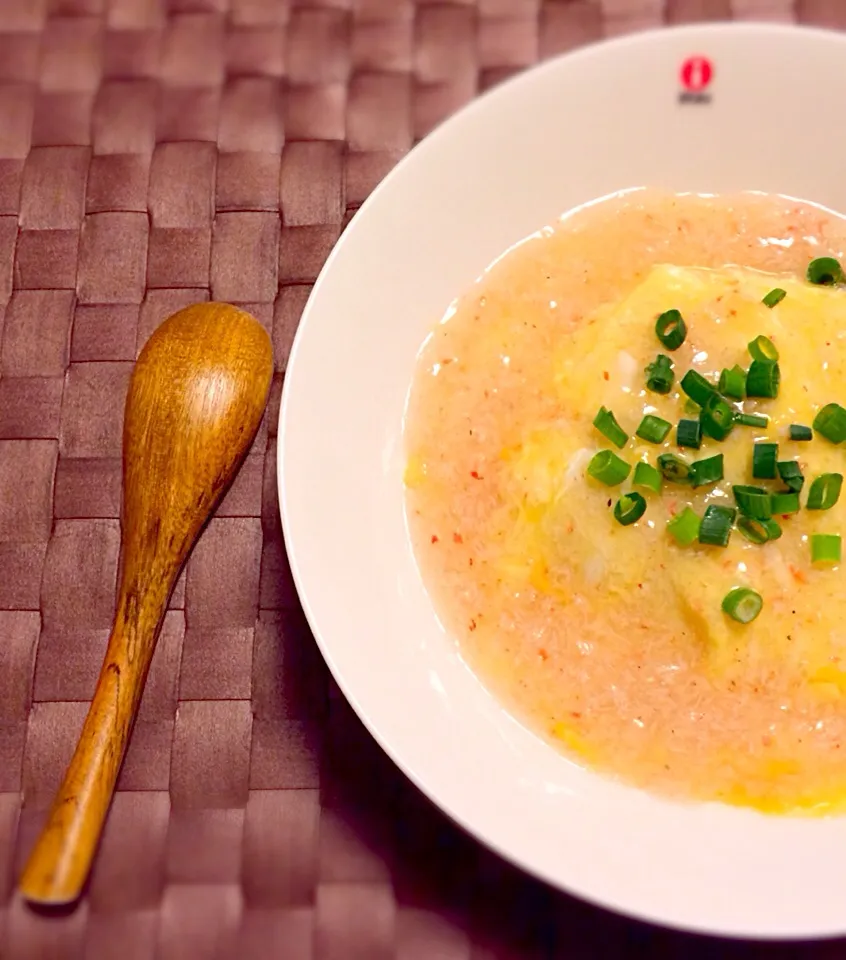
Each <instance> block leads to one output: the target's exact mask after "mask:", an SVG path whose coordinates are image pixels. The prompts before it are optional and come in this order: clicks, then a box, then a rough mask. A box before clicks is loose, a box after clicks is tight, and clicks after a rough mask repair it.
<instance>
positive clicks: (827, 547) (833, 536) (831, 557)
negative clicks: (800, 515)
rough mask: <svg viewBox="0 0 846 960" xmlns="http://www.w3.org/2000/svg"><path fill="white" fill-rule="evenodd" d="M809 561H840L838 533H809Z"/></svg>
mask: <svg viewBox="0 0 846 960" xmlns="http://www.w3.org/2000/svg"><path fill="white" fill-rule="evenodd" d="M811 563H840V534H839V533H812V534H811Z"/></svg>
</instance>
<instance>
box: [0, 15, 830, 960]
mask: <svg viewBox="0 0 846 960" xmlns="http://www.w3.org/2000/svg"><path fill="white" fill-rule="evenodd" d="M728 16H735V17H738V18H755V19H773V20H785V21H789V20H792V19H798V20H801V21H807V22H812V23H819V24H827V25H831V26H837V27H846V4H844V3H843V2H841V0H796V2H795V3H794V2H793V0H668V2H666V3H665V2H663V0H466V2H465V0H450V2H433V3H426V2H422V0H421V2H419V3H417V4H414V3H412V2H411V0H301V2H300V0H293V2H290V3H289V2H286V0H0V571H2V576H0V956H2V957H4V958H14V960H36V958H39V960H40V958H74V960H75V958H93V960H109V958H112V957H114V958H119V960H151V958H154V957H155V958H158V960H183V958H185V960H188V958H190V960H212V958H228V957H238V958H243V960H249V958H268V957H274V958H282V960H494V958H496V960H518V958H519V960H530V958H531V960H534V958H553V957H554V958H561V960H577V958H578V960H581V958H614V957H640V958H653V957H654V958H656V960H673V958H686V960H687V958H692V960H698V958H701V960H706V958H717V957H719V958H733V957H738V958H740V957H744V958H747V957H758V956H767V957H783V958H785V960H786V958H788V957H789V958H793V960H796V958H799V957H806V958H809V960H810V958H812V957H813V958H817V960H824V958H829V957H831V958H834V957H841V956H843V955H844V952H846V945H843V944H834V945H828V946H821V947H818V948H815V949H808V950H807V951H805V950H800V949H799V948H785V949H783V950H780V949H778V948H768V949H766V950H763V949H761V950H758V949H756V948H753V947H739V946H732V945H728V944H722V943H714V942H710V941H708V942H706V941H701V940H699V939H697V938H694V937H685V936H681V935H676V934H670V933H664V932H661V931H656V930H653V929H651V928H648V927H646V926H642V925H639V924H634V923H630V922H627V921H624V920H621V919H618V918H616V917H613V916H611V915H608V914H606V913H604V912H602V911H599V910H596V909H593V908H591V907H588V906H584V905H582V904H579V903H577V902H575V901H573V900H571V899H569V898H567V897H564V896H560V895H557V894H554V893H552V892H551V891H549V890H548V889H546V888H545V887H543V886H542V885H540V884H538V883H536V882H534V881H533V880H531V879H529V878H527V877H525V876H523V875H522V874H521V873H519V872H518V871H517V870H515V869H513V868H511V867H509V866H507V865H505V864H503V863H502V862H501V861H499V860H498V859H497V858H496V857H494V856H493V855H491V854H490V853H488V852H486V851H485V850H483V849H481V848H480V847H479V846H478V845H477V844H476V843H475V842H474V841H472V840H470V839H469V838H468V837H467V836H465V835H464V834H463V833H461V832H460V831H458V830H457V829H456V828H455V827H453V826H452V825H451V824H450V823H448V822H447V821H446V820H445V819H444V817H443V816H441V815H440V814H439V813H438V812H437V811H436V810H434V809H433V808H432V807H431V806H430V805H429V804H428V802H427V801H426V800H425V799H423V798H422V797H421V796H420V795H419V794H418V793H417V792H416V791H415V790H414V789H413V788H411V787H410V786H409V785H408V784H407V783H406V782H405V780H404V779H403V778H402V776H401V775H400V774H399V773H398V772H397V771H396V770H395V769H394V767H393V766H392V765H391V764H390V763H389V762H388V761H387V760H386V759H385V757H384V756H383V755H382V754H381V752H380V750H379V749H378V748H377V747H376V746H375V745H374V743H373V741H372V740H371V739H370V738H369V737H368V735H367V734H366V733H365V732H364V731H363V729H362V728H361V726H360V724H359V723H358V721H357V720H356V718H355V717H354V715H353V714H352V712H351V710H350V708H349V707H348V706H347V705H346V703H345V701H344V700H343V699H342V698H341V697H340V696H339V695H338V693H337V691H336V690H335V689H334V687H333V685H332V683H331V682H330V680H329V678H328V676H327V672H326V669H325V667H324V665H323V662H322V660H321V658H320V656H319V654H318V653H317V652H316V648H315V646H314V643H313V640H312V638H311V637H310V635H309V632H308V629H307V626H306V624H305V621H304V618H303V615H302V612H301V611H300V609H299V606H298V603H297V599H296V595H295V592H294V588H293V585H292V583H291V578H290V572H289V570H288V566H287V562H286V558H285V553H284V549H283V546H282V539H281V533H280V527H279V514H278V507H277V503H276V478H275V448H276V416H277V413H278V405H279V396H280V390H281V384H282V378H283V376H284V373H285V366H286V363H287V359H288V354H289V350H290V345H291V340H292V337H293V335H294V331H295V330H296V326H297V322H298V320H299V317H300V314H301V311H302V308H303V305H304V303H305V300H306V298H307V296H308V293H309V290H310V289H311V285H312V283H313V282H314V280H315V277H316V276H317V273H318V271H319V270H320V267H321V265H322V264H323V262H324V261H325V259H326V256H327V254H328V253H329V251H330V250H331V248H332V245H333V244H334V243H335V241H336V240H337V239H338V236H339V235H340V232H341V230H342V229H343V227H344V225H345V223H346V222H347V220H348V219H349V216H350V215H351V213H352V212H353V211H354V210H355V208H356V207H358V206H359V205H360V204H361V203H362V201H363V200H364V199H365V198H366V197H367V195H368V194H369V193H370V191H371V190H372V189H373V187H374V186H375V185H376V184H377V183H378V182H379V180H380V179H381V178H382V177H383V176H384V175H385V173H386V172H387V171H388V170H390V168H391V167H392V166H393V165H394V164H395V163H396V162H397V161H398V160H399V159H400V158H401V157H402V156H403V155H404V154H405V153H406V152H407V151H408V150H409V148H410V147H411V146H412V145H413V144H414V142H415V141H416V140H418V139H419V138H420V137H422V136H424V135H425V134H426V133H428V132H429V131H430V130H431V129H432V128H433V127H435V126H436V125H437V124H438V123H440V122H441V121H442V120H443V119H444V118H445V117H446V116H448V115H449V114H450V113H452V112H453V111H454V110H456V109H457V108H458V107H460V106H461V105H462V104H464V103H466V102H467V101H468V100H470V99H471V98H472V97H473V96H474V95H475V94H476V93H477V92H479V91H481V90H484V89H486V88H489V87H490V86H491V85H493V84H495V83H497V82H499V81H501V80H502V79H504V78H505V77H508V76H510V75H511V74H513V73H514V72H516V71H519V70H521V69H523V68H525V67H527V66H529V65H530V64H532V63H534V62H536V61H537V60H538V59H540V58H543V57H547V56H550V55H552V54H555V53H558V52H561V51H565V50H569V49H572V48H573V47H576V46H578V45H579V44H583V43H586V42H590V41H594V40H598V39H600V38H601V37H604V36H613V35H617V34H621V33H626V32H630V31H633V30H637V29H642V28H644V27H650V26H656V25H659V24H662V23H680V22H685V21H692V20H702V19H718V18H724V17H728ZM210 297H211V298H216V299H223V300H230V301H232V302H234V303H236V304H240V305H243V306H244V307H245V308H246V309H247V310H250V311H251V312H252V313H254V314H255V315H256V316H257V317H258V318H259V320H260V321H261V322H262V323H263V324H264V325H265V326H266V328H267V330H268V331H269V332H270V333H271V335H272V337H273V343H274V347H275V354H276V365H277V369H276V377H275V380H274V384H273V393H272V400H271V403H270V408H269V410H268V413H267V416H266V418H265V422H264V424H263V426H262V428H261V431H260V433H259V436H258V438H257V440H256V442H255V445H254V447H253V450H252V452H251V454H250V456H249V458H248V460H247V462H246V464H245V466H244V469H243V470H242V472H241V474H240V475H239V477H238V480H237V482H236V483H235V485H234V487H233V489H232V490H231V492H230V493H229V494H228V496H227V498H226V500H225V502H224V504H223V505H222V507H221V509H220V510H219V512H218V515H217V516H216V518H215V519H214V520H213V521H212V522H211V524H210V526H209V528H208V530H207V532H206V533H205V535H204V537H203V539H202V541H201V543H200V544H199V545H198V547H197V549H196V551H195V553H194V555H193V556H192V558H191V560H190V562H189V564H188V566H187V571H186V573H185V575H184V576H183V578H182V580H181V581H180V584H179V587H178V589H177V591H176V594H175V596H174V598H173V601H172V604H171V610H170V612H169V613H168V615H167V618H166V622H165V626H164V630H163V633H162V636H161V639H160V641H159V644H158V648H157V651H156V655H155V659H154V662H153V666H152V669H151V673H150V677H149V680H148V684H147V689H146V692H145V695H144V700H143V705H142V708H141V712H140V717H139V720H138V724H137V727H136V729H135V732H134V736H133V739H132V744H131V747H130V750H129V754H128V757H127V760H126V764H125V766H124V769H123V771H122V773H121V778H120V784H119V790H118V793H117V795H116V797H115V802H114V806H113V809H112V811H111V815H110V817H109V821H108V826H107V829H106V832H105V836H104V838H103V844H102V848H101V851H100V854H99V857H98V860H97V864H96V868H95V870H94V874H93V876H92V879H91V883H90V886H89V889H88V892H87V894H86V896H85V899H84V901H83V902H82V903H81V905H80V906H79V908H78V909H76V910H75V911H73V912H70V913H68V914H66V915H63V916H59V917H49V918H45V917H43V916H40V915H38V914H36V913H33V912H32V911H30V910H28V909H27V908H25V907H24V906H23V905H22V904H21V902H20V901H19V900H18V898H17V897H16V895H15V893H14V879H15V877H16V876H17V873H18V871H19V870H20V868H21V865H22V863H23V861H24V859H25V857H26V854H27V852H28V850H29V849H30V847H31V844H32V842H33V840H34V837H35V835H36V833H37V831H38V829H39V827H40V825H41V824H42V823H43V819H44V816H45V812H46V808H47V806H48V804H49V802H50V799H51V796H52V794H53V791H54V790H55V788H56V786H57V783H58V781H59V778H60V776H61V774H62V771H63V769H64V767H65V764H66V762H67V760H68V758H69V756H70V753H71V751H72V749H73V745H74V742H75V740H76V737H77V734H78V732H79V729H80V725H81V723H82V720H83V716H84V714H85V711H86V706H87V701H88V699H89V698H90V696H91V694H92V690H93V685H94V682H95V678H96V675H97V671H98V667H99V664H100V660H101V657H102V654H103V647H104V642H105V639H106V637H107V635H108V630H109V625H110V620H111V615H112V603H113V597H114V589H115V576H116V570H117V563H118V550H119V524H118V516H119V504H120V444H121V426H122V425H121V415H120V411H121V409H122V404H123V398H124V394H125V391H126V387H127V381H128V377H129V375H130V371H131V366H132V362H133V360H134V359H135V357H136V356H137V353H138V351H139V350H140V348H141V347H142V346H143V344H144V342H145V341H146V339H147V337H148V336H149V335H150V332H151V331H152V330H153V329H154V328H155V327H156V325H157V324H158V323H160V322H161V320H162V319H164V318H165V317H166V316H167V315H169V314H170V313H172V312H173V311H175V310H177V309H179V308H180V307H182V306H184V305H186V304H188V303H192V302H197V301H202V300H207V299H209V298H210Z"/></svg>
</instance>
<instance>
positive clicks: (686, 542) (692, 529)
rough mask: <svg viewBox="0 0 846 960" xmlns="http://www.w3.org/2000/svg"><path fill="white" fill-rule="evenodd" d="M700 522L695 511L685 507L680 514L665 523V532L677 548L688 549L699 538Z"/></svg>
mask: <svg viewBox="0 0 846 960" xmlns="http://www.w3.org/2000/svg"><path fill="white" fill-rule="evenodd" d="M701 522H702V521H701V520H700V519H699V516H698V514H697V513H696V511H695V510H693V509H692V508H691V507H685V508H684V510H682V512H681V513H677V514H676V515H675V516H674V517H673V518H672V519H671V520H668V521H667V532H668V533H670V534H672V536H673V538H674V539H675V541H676V543H677V544H678V545H679V546H681V547H689V546H690V545H691V544H692V543H693V541H694V540H696V538H697V537H698V536H699V526H700V524H701Z"/></svg>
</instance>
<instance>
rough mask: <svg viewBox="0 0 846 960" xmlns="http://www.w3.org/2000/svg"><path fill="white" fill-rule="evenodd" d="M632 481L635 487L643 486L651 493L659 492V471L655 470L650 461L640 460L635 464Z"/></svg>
mask: <svg viewBox="0 0 846 960" xmlns="http://www.w3.org/2000/svg"><path fill="white" fill-rule="evenodd" d="M632 483H633V484H634V486H636V487H645V488H646V489H647V490H651V491H652V492H653V493H660V492H661V472H660V471H659V470H656V469H655V467H653V466H652V464H651V463H645V462H644V461H641V462H640V463H636V464H635V468H634V476H633V477H632Z"/></svg>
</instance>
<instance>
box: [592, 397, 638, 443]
mask: <svg viewBox="0 0 846 960" xmlns="http://www.w3.org/2000/svg"><path fill="white" fill-rule="evenodd" d="M593 425H594V426H595V427H596V429H597V430H598V431H599V432H600V433H601V434H602V435H603V437H605V438H606V440H610V441H611V443H613V444H614V446H615V447H617V448H618V449H622V448H623V447H624V446H625V445H626V441H627V440H628V439H629V435H628V434H627V433H626V431H625V430H624V429H623V428H622V427H621V426H620V424H619V423H617V418H616V417H615V416H614V414H613V413H612V412H611V411H610V410H606V409H605V407H600V408H599V413H597V415H596V416H595V417H594V418H593Z"/></svg>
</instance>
